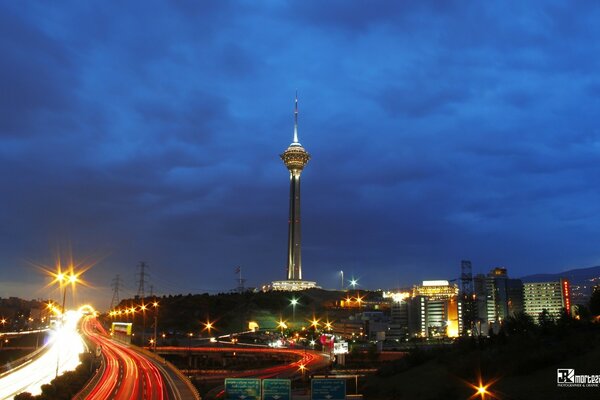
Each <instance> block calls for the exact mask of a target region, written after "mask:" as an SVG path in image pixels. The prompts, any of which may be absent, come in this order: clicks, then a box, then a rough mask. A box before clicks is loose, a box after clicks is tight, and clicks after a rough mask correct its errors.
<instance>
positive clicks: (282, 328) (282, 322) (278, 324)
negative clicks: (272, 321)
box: [277, 319, 288, 336]
mask: <svg viewBox="0 0 600 400" xmlns="http://www.w3.org/2000/svg"><path fill="white" fill-rule="evenodd" d="M277 327H278V328H280V329H281V336H283V330H284V329H287V327H288V326H287V324H286V323H285V321H283V320H281V319H280V320H279V322H278V323H277Z"/></svg>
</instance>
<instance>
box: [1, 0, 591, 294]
mask: <svg viewBox="0 0 600 400" xmlns="http://www.w3.org/2000/svg"><path fill="white" fill-rule="evenodd" d="M121 3H122V2H121ZM0 7H1V10H0V51H1V55H2V56H1V58H0V88H1V90H0V161H1V168H0V183H1V185H2V196H1V199H2V200H1V203H0V204H1V207H0V219H1V223H0V296H2V297H6V296H8V295H18V296H21V297H26V298H27V297H43V296H44V295H46V292H45V291H44V290H42V289H40V288H41V287H42V286H43V285H44V283H46V282H47V280H46V279H45V278H44V276H43V275H42V274H40V273H39V272H38V270H37V269H36V268H35V267H33V266H32V263H42V264H51V263H52V262H53V259H54V257H55V255H56V253H57V252H58V251H59V249H61V251H64V249H71V250H72V252H73V254H74V256H75V258H76V259H79V260H83V259H93V260H96V261H98V262H97V264H96V265H95V266H94V267H93V268H92V269H90V270H89V271H88V272H87V273H86V275H85V277H86V278H87V280H89V281H90V283H91V284H92V285H93V286H94V287H95V288H94V289H91V290H90V289H88V290H86V291H82V292H81V293H82V294H83V296H82V297H86V298H91V299H99V298H103V301H105V302H109V301H110V296H111V290H110V287H109V285H110V282H111V280H112V279H113V278H114V276H115V275H116V274H117V273H119V274H121V278H122V279H123V281H124V283H125V288H124V290H123V291H122V295H123V296H126V295H131V294H133V293H134V292H135V291H136V283H135V281H134V278H135V273H136V265H137V263H138V262H139V261H141V260H144V261H146V262H147V263H148V264H149V265H150V273H151V274H152V275H151V277H150V279H149V283H151V284H153V285H154V287H155V291H156V292H158V293H161V294H162V293H181V292H182V293H188V292H192V293H196V292H204V291H210V292H216V291H226V290H229V289H231V288H233V287H234V286H235V281H234V279H235V277H236V276H235V274H234V270H235V267H236V266H237V265H241V266H242V269H243V272H244V275H245V278H247V279H248V281H247V283H248V285H250V286H257V285H259V284H261V283H265V282H268V281H270V280H273V279H283V278H284V276H285V271H284V269H285V262H286V245H287V213H288V194H289V186H288V185H289V174H288V172H287V170H286V168H285V167H284V165H283V163H282V162H281V160H280V159H279V154H281V153H282V152H283V150H285V148H286V147H287V146H288V144H289V143H290V142H291V140H292V132H293V99H294V93H295V91H296V90H298V93H299V101H300V121H299V122H300V125H299V133H300V141H301V142H302V144H303V145H304V146H305V148H306V149H307V150H308V151H309V152H310V153H311V155H312V160H311V161H310V162H309V164H308V166H307V168H306V170H305V172H304V173H303V176H302V196H303V198H302V201H303V204H302V212H303V269H304V277H305V278H306V279H312V280H317V281H318V282H319V283H320V284H321V285H323V286H324V287H334V286H336V285H338V286H339V283H338V279H339V278H338V275H337V271H339V270H340V269H343V270H344V271H345V273H346V276H348V277H350V276H351V275H354V276H356V277H360V278H361V281H360V282H361V286H362V287H367V288H390V287H394V286H408V285H411V284H413V283H416V282H418V281H420V280H422V279H452V278H455V277H457V276H458V274H459V266H460V260H461V259H470V260H472V262H473V270H474V272H487V271H488V270H489V269H490V268H492V267H496V266H505V267H507V268H508V270H509V274H510V275H511V276H514V277H518V276H522V275H526V274H530V273H537V272H542V271H544V272H558V271H562V270H566V269H569V268H576V267H587V266H592V265H597V264H598V263H600V247H599V246H598V244H599V242H600V191H599V188H600V163H599V162H598V160H599V154H600V130H599V128H598V126H599V125H598V116H599V115H600V101H599V96H600V75H598V71H599V70H600V24H598V21H600V8H599V7H598V6H597V3H596V2H587V3H586V2H575V1H564V2H556V1H554V2H539V3H538V4H537V5H536V4H535V2H521V1H515V2H497V3H496V2H458V1H457V2H453V1H439V2H433V1H415V2H408V1H345V0H339V1H327V2H322V1H297V2H282V1H264V2H254V1H238V2H228V1H211V2H209V1H204V2H199V1H172V2H169V3H168V4H167V2H153V1H150V2H148V1H144V2H141V1H140V2H137V4H136V2H125V4H120V2H100V1H97V2H92V1H72V2H70V3H69V2H62V3H61V4H60V5H57V4H55V3H54V2H43V1H40V2H33V1H31V2H29V1H28V2H9V1H5V2H3V4H2V6H0ZM102 305H107V304H102Z"/></svg>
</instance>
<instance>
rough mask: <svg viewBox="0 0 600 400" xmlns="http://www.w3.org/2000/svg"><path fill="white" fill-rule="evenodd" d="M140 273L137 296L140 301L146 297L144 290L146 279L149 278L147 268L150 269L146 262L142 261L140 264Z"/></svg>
mask: <svg viewBox="0 0 600 400" xmlns="http://www.w3.org/2000/svg"><path fill="white" fill-rule="evenodd" d="M138 268H139V270H140V272H139V274H138V278H139V280H138V291H137V296H136V297H138V298H140V299H143V298H145V297H146V292H145V289H144V286H145V284H146V282H147V281H146V277H147V276H149V274H148V272H146V269H147V268H150V267H149V265H148V264H146V263H145V262H144V261H140V264H139V266H138Z"/></svg>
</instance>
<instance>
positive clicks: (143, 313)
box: [140, 300, 147, 348]
mask: <svg viewBox="0 0 600 400" xmlns="http://www.w3.org/2000/svg"><path fill="white" fill-rule="evenodd" d="M146 308H147V307H146V305H145V304H144V301H143V300H142V305H141V306H140V310H141V311H142V348H144V345H145V344H146Z"/></svg>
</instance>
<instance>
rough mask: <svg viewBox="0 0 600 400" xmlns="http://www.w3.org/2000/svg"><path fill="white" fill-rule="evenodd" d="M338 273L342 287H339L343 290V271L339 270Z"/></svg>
mask: <svg viewBox="0 0 600 400" xmlns="http://www.w3.org/2000/svg"><path fill="white" fill-rule="evenodd" d="M340 275H341V280H340V283H341V285H342V287H341V288H340V289H341V290H344V271H340Z"/></svg>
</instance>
